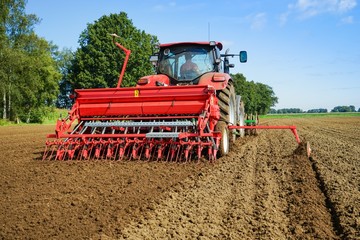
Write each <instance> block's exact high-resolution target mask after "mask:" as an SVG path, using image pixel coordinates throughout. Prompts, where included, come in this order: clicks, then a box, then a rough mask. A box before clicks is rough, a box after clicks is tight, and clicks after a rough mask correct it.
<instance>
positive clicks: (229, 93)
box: [217, 82, 237, 144]
mask: <svg viewBox="0 0 360 240" xmlns="http://www.w3.org/2000/svg"><path fill="white" fill-rule="evenodd" d="M217 98H218V100H219V101H218V104H219V107H220V120H221V121H224V122H225V123H226V124H230V125H236V123H237V119H236V109H235V108H236V95H235V88H234V85H233V83H232V82H229V83H228V85H227V86H226V88H224V89H223V90H221V91H219V92H218V94H217ZM228 132H229V139H230V143H231V144H232V143H234V142H235V140H236V130H235V129H234V130H232V131H228Z"/></svg>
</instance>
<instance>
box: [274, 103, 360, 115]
mask: <svg viewBox="0 0 360 240" xmlns="http://www.w3.org/2000/svg"><path fill="white" fill-rule="evenodd" d="M330 112H333V113H335V112H360V108H359V109H358V110H357V111H356V109H355V106H354V105H350V106H336V107H334V108H333V109H332V110H331V111H330ZM269 113H270V114H288V113H328V110H327V109H326V108H315V109H309V110H307V111H303V110H302V109H300V108H282V109H277V110H276V109H274V108H271V109H270V111H269Z"/></svg>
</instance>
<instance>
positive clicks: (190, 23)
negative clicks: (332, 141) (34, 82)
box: [26, 0, 360, 111]
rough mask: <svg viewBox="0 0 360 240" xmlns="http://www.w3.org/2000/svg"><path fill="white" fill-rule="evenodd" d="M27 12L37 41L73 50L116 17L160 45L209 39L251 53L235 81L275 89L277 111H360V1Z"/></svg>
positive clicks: (55, 1) (43, 7) (38, 6)
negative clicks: (94, 27) (84, 35)
mask: <svg viewBox="0 0 360 240" xmlns="http://www.w3.org/2000/svg"><path fill="white" fill-rule="evenodd" d="M26 12H27V13H34V14H36V15H37V16H38V17H39V18H41V19H42V21H41V23H40V24H39V25H37V26H36V28H35V32H36V33H37V34H38V35H39V36H41V37H44V38H45V39H47V40H48V41H52V42H53V43H54V44H56V45H58V46H59V47H60V48H64V47H66V48H71V49H72V50H76V48H77V47H78V38H79V35H80V33H81V32H82V31H83V30H84V29H86V26H87V24H88V23H93V22H94V21H95V20H97V19H99V18H100V17H101V16H103V15H108V14H110V13H119V12H126V13H127V14H128V17H129V18H130V19H131V20H132V21H133V24H134V25H135V27H137V28H138V29H141V30H144V31H145V32H147V33H149V34H152V35H156V36H157V37H158V39H159V40H160V42H161V43H166V42H177V41H207V40H209V36H210V40H216V41H221V42H222V43H223V45H224V49H227V48H230V51H231V52H233V53H237V52H239V51H240V50H246V51H248V62H247V63H245V64H240V63H239V62H238V60H237V59H235V58H234V59H233V63H235V68H234V69H233V71H232V73H238V72H240V73H243V74H244V75H245V77H246V78H247V80H249V81H250V80H253V81H255V82H261V83H264V84H267V85H269V86H271V87H272V88H273V90H274V92H275V94H276V96H278V97H279V103H278V104H277V105H276V106H275V108H277V109H279V108H293V107H294V108H301V109H303V110H308V109H313V108H327V109H328V110H329V111H330V110H331V109H333V108H334V107H335V106H339V105H346V106H348V105H354V106H355V107H356V109H358V108H360V6H359V2H358V0H278V1H271V0H252V1H236V0H223V1H212V0H207V1H206V0H199V1H195V0H181V1H180V0H177V1H165V0H142V1H140V0H127V1H125V0H117V1H116V0H102V1H100V0H97V1H95V0H75V1H74V0H61V1H60V0H46V1H43V0H28V3H27V7H26ZM209 26H210V27H209Z"/></svg>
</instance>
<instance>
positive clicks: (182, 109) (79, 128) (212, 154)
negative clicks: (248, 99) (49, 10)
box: [43, 35, 300, 161]
mask: <svg viewBox="0 0 360 240" xmlns="http://www.w3.org/2000/svg"><path fill="white" fill-rule="evenodd" d="M115 37H116V35H113V41H114V43H115V45H116V46H117V47H118V48H119V49H121V50H123V51H124V52H125V54H126V58H125V62H124V64H123V67H122V70H121V73H120V77H119V81H118V85H117V87H116V88H100V89H78V90H75V99H76V101H75V103H74V105H73V107H72V109H71V111H69V115H68V117H67V118H65V119H61V120H58V122H57V125H56V129H55V134H50V135H48V138H50V139H51V138H55V140H48V141H47V142H46V148H45V151H44V156H43V159H57V160H65V159H67V160H71V159H78V160H85V159H94V158H95V159H114V160H122V159H143V160H164V161H188V160H191V159H197V160H200V159H202V158H207V159H209V160H215V159H216V158H217V157H221V156H223V155H226V154H227V153H228V152H229V151H230V146H231V142H232V141H234V140H235V139H236V137H238V136H244V130H245V129H246V128H256V127H261V126H244V122H245V121H244V105H243V103H242V102H241V98H240V96H238V95H236V94H235V89H234V83H233V81H232V79H231V76H230V75H229V70H230V68H231V67H233V66H234V65H233V64H230V63H229V58H230V57H234V56H239V59H240V62H246V61H247V53H246V51H241V52H240V53H239V54H229V53H228V50H227V51H226V52H225V53H224V54H222V53H220V51H221V50H222V44H221V43H220V42H213V41H211V42H181V43H180V42H179V43H171V44H161V45H160V48H159V52H158V53H157V54H156V55H154V56H152V58H151V60H152V62H153V63H154V65H155V67H156V71H157V74H156V75H149V76H145V77H142V78H140V79H139V80H138V81H137V84H136V86H135V87H127V88H121V87H120V86H121V81H122V78H123V75H124V72H125V68H126V64H127V60H128V58H129V56H130V50H128V49H126V48H124V47H123V46H122V45H121V44H119V43H118V42H116V41H115ZM75 121H76V122H75ZM290 127H292V126H290ZM293 128H294V127H293ZM292 131H293V133H294V134H295V136H296V138H297V141H298V142H300V140H299V139H298V136H297V134H296V129H292Z"/></svg>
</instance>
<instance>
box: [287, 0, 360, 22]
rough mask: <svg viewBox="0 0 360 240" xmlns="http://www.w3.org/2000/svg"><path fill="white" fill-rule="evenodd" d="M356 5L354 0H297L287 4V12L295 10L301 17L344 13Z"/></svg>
mask: <svg viewBox="0 0 360 240" xmlns="http://www.w3.org/2000/svg"><path fill="white" fill-rule="evenodd" d="M356 5H357V2H356V0H297V1H296V3H294V4H290V5H289V6H288V10H289V12H297V13H298V14H299V17H300V18H302V19H305V18H310V17H313V16H316V15H319V14H323V13H335V14H344V13H346V12H348V11H350V10H352V9H353V8H355V7H356Z"/></svg>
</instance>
